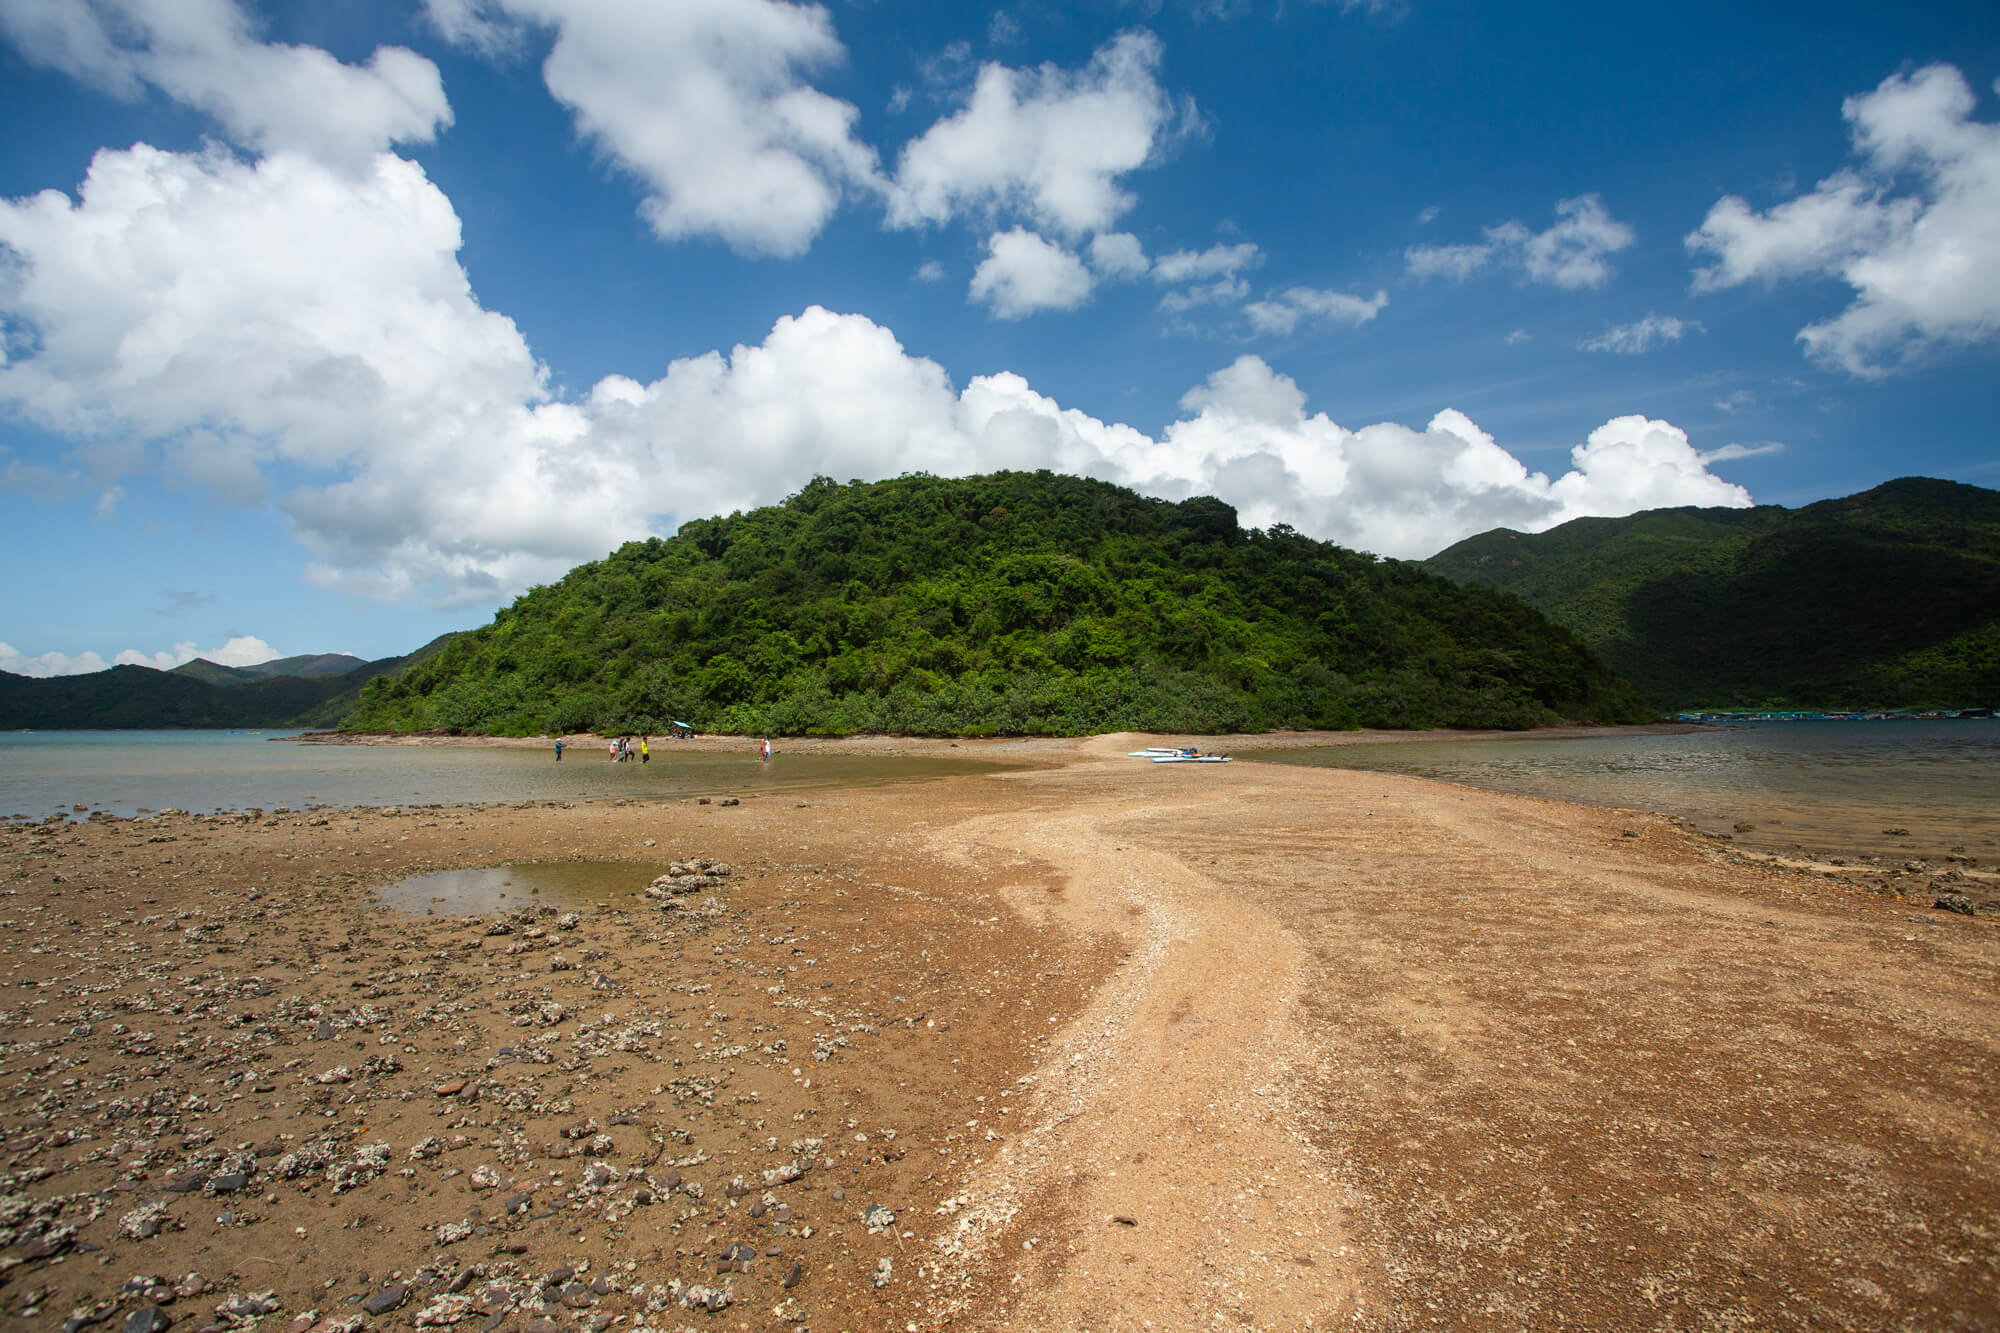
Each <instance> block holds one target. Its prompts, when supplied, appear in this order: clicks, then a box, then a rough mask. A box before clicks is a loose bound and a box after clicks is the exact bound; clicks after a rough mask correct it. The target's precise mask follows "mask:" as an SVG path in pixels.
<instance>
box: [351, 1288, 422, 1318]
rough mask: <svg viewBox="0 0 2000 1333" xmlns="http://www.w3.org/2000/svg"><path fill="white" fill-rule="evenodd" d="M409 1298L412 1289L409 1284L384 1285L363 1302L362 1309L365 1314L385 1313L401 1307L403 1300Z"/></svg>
mask: <svg viewBox="0 0 2000 1333" xmlns="http://www.w3.org/2000/svg"><path fill="white" fill-rule="evenodd" d="M409 1299H410V1289H409V1287H408V1286H407V1285H402V1284H399V1285H397V1286H393V1287H384V1288H382V1290H380V1291H378V1292H376V1293H375V1294H374V1295H373V1296H370V1297H369V1298H368V1299H367V1300H365V1301H363V1302H361V1309H362V1311H363V1313H365V1314H371V1315H385V1314H388V1313H389V1312H390V1311H391V1310H395V1309H399V1308H401V1306H402V1304H403V1302H405V1301H407V1300H409Z"/></svg>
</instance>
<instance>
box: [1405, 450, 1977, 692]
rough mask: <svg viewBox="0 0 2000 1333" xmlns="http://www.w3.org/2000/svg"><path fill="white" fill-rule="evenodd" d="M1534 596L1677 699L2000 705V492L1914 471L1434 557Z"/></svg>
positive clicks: (1481, 543)
mask: <svg viewBox="0 0 2000 1333" xmlns="http://www.w3.org/2000/svg"><path fill="white" fill-rule="evenodd" d="M1425 565H1426V567H1427V568H1429V569H1431V570H1434V571H1435V572H1437V573H1440V574H1444V575H1446V576H1448V577H1451V578H1454V579H1459V580H1461V581H1464V582H1467V583H1471V584H1477V585H1482V586H1486V587H1493V588H1499V589H1502V590H1504V591H1507V592H1511V593H1513V594H1515V595H1516V596H1519V597H1521V598H1522V599H1524V600H1525V601H1527V602H1529V603H1530V604H1532V605H1534V606H1536V607H1538V608H1540V609H1541V610H1542V611H1544V612H1546V613H1547V614H1548V615H1549V617H1550V618H1551V619H1553V620H1556V621H1558V622H1560V623H1561V624H1563V625H1566V626H1568V627H1569V628H1570V629H1572V630H1574V631H1575V632H1576V633H1577V635H1578V636H1579V637H1581V638H1582V639H1583V641H1584V642H1585V643H1587V644H1589V645H1590V646H1591V647H1592V648H1593V649H1594V650H1595V651H1597V652H1598V653H1600V654H1602V655H1603V657H1604V659H1605V661H1607V662H1609V663H1610V664H1611V665H1612V666H1613V667H1615V668H1616V669H1617V670H1619V671H1620V672H1622V673H1623V674H1624V675H1625V676H1626V678H1627V679H1629V680H1631V681H1632V682H1633V683H1634V684H1635V685H1637V686H1638V687H1639V689H1640V690H1641V691H1642V692H1643V693H1644V694H1645V696H1646V698H1647V700H1648V702H1650V703H1652V704H1653V705H1655V706H1656V707H1659V708H1663V709H1673V708H1952V707H1962V706H1967V705H1980V706H1990V705H1993V704H1995V703H2000V492H1994V491H1991V490H1987V489H1985V488H1984V487H1979V486H1968V485H1965V484H1963V483H1961V482H1953V481H1938V480H1935V479H1931V478H1926V477H1905V478H1902V479H1901V480H1898V481H1891V482H1885V483H1884V484H1882V485H1880V486H1877V487H1875V488H1874V489H1873V490H1869V491H1864V492H1862V493H1861V494H1859V495H1850V496H1845V497H1843V498H1840V499H1836V500H1822V501H1820V502H1819V503H1817V504H1811V505H1807V506H1805V507H1804V508H1802V509H1796V510H1794V509H1785V508H1782V507H1780V506H1777V505H1764V506H1760V507H1758V508H1756V509H1693V508H1686V509H1654V510H1648V511H1646V512H1644V513H1639V514H1633V515H1631V516H1629V517H1626V518H1583V519H1577V520H1575V521H1573V522H1570V523H1565V524H1563V525H1562V526H1561V527H1558V528H1553V529H1551V530H1549V531H1548V532H1543V533H1538V534H1535V535H1533V536H1529V535H1525V534H1522V533H1518V532H1510V531H1508V530H1506V529H1504V528H1503V529H1496V530H1494V531H1492V532H1488V533H1483V534H1481V535H1480V536H1477V537H1471V538H1468V539H1466V540H1465V541H1462V542H1460V543H1459V544H1458V545H1456V546H1453V547H1451V548H1450V549H1448V550H1445V551H1441V552H1439V553H1438V554H1437V555H1435V556H1433V557H1431V559H1430V560H1428V561H1426V562H1425Z"/></svg>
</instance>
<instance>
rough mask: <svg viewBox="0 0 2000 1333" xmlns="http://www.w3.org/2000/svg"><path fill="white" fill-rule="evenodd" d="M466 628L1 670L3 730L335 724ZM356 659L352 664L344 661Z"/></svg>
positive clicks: (311, 725)
mask: <svg viewBox="0 0 2000 1333" xmlns="http://www.w3.org/2000/svg"><path fill="white" fill-rule="evenodd" d="M456 636H457V635H456V632H454V633H452V634H444V635H440V636H439V637H438V638H436V639H433V640H431V642H429V643H427V644H425V645H424V646H423V647H422V648H419V649H418V650H417V651H416V652H414V653H407V654H405V655H403V656H401V657H384V658H380V659H378V660H376V661H373V662H364V661H362V660H361V659H360V658H358V657H350V656H348V655H347V654H345V653H316V654H307V655H304V656H300V657H283V658H279V659H277V660H276V661H272V662H261V663H259V664H257V665H256V666H254V667H226V666H219V665H217V664H216V663H214V662H210V661H207V660H206V659H203V658H196V659H195V660H194V661H192V662H186V663H183V664H182V665H180V666H178V667H175V668H174V669H173V670H171V671H158V670H155V669H154V668H152V667H142V666H117V667H112V668H110V669H109V670H107V671H92V672H88V673H86V674H84V675H78V676H49V677H30V676H16V675H13V674H12V673H10V672H5V671H0V730H8V731H18V730H23V729H25V730H32V731H73V730H106V731H128V730H151V729H156V728H157V729H176V728H183V727H187V728H194V727H332V726H335V725H338V723H339V722H340V720H341V719H342V718H344V717H345V716H346V715H347V714H348V712H349V711H350V710H352V708H353V707H354V704H355V701H356V700H357V699H358V698H360V695H361V687H362V686H364V685H366V684H367V683H368V682H369V681H371V680H373V679H374V678H375V677H376V676H379V675H381V674H383V673H384V672H389V671H400V670H402V669H403V668H405V667H408V666H410V665H412V664H414V663H417V662H420V661H423V660H424V659H425V658H426V657H428V656H430V655H431V654H433V653H436V652H439V651H441V650H442V649H443V648H444V646H445V645H446V644H447V643H449V642H450V641H451V640H452V639H453V638H455V637H456ZM344 663H352V664H353V665H351V666H349V667H348V669H346V670H344V671H342V670H340V669H339V668H340V666H341V665H342V664H344Z"/></svg>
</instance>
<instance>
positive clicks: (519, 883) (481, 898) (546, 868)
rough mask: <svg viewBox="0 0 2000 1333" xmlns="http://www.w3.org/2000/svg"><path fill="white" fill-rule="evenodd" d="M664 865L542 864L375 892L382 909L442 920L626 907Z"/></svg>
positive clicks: (446, 875) (452, 874) (417, 879)
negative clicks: (518, 910) (431, 915)
mask: <svg viewBox="0 0 2000 1333" xmlns="http://www.w3.org/2000/svg"><path fill="white" fill-rule="evenodd" d="M666 870H667V867H666V865H665V864H664V863H662V864H660V865H649V864H646V863H643V862H638V861H546V862H524V863H521V864H518V865H500V866H478V867H475V868H474V869H471V870H441V871H438V872H437V873H436V874H432V875H417V876H414V877H412V878H410V879H406V880H403V881H402V882H401V883H399V884H386V885H383V886H382V887H381V888H378V889H376V890H375V895H376V897H378V898H380V899H381V901H382V904H383V905H384V906H385V907H391V908H394V909H395V910H396V911H399V912H411V913H435V914H438V915H443V916H485V915H487V914H489V913H492V912H505V911H511V910H513V909H514V908H517V907H562V908H572V907H601V906H607V905H609V906H630V905H633V904H636V903H637V902H639V901H641V894H642V893H643V892H644V890H645V888H646V886H647V885H648V884H651V883H652V882H653V880H654V879H656V878H657V877H659V876H660V875H663V874H665V873H666Z"/></svg>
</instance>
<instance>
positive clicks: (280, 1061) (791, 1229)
mask: <svg viewBox="0 0 2000 1333" xmlns="http://www.w3.org/2000/svg"><path fill="white" fill-rule="evenodd" d="M1297 739H1298V740H1299V741H1300V742H1301V743H1314V740H1313V738H1309V737H1305V736H1301V737H1299V738H1297ZM716 743H720V742H716ZM729 743H731V744H735V745H741V744H743V742H741V741H740V740H731V741H730V742H729ZM1149 743H1154V741H1153V740H1151V739H1147V738H1138V737H1103V738H1097V739H1095V740H1089V741H1075V742H1070V741H1065V742H1000V743H983V744H968V746H967V747H966V748H970V749H972V750H974V752H975V753H977V754H978V756H979V757H981V758H988V757H999V758H1005V759H1008V760H1009V761H1010V762H1013V763H1014V764H1015V765H1016V766H1015V767H1013V768H1011V769H1010V770H1008V771H1004V772H999V773H994V774H985V775H980V776H976V777H968V778H957V779H951V780H947V781H940V782H931V783H923V784H916V785H910V786H898V787H889V788H878V789H867V790H854V791H843V792H834V793H818V792H815V793H810V794H808V795H806V796H805V797H804V799H803V800H800V799H795V798H794V797H793V796H791V795H785V796H766V797H746V798H745V799H744V800H743V801H742V802H741V803H740V804H738V805H734V806H724V805H721V804H718V803H708V804H702V803H698V802H695V801H675V802H661V803H651V802H637V801H605V802H594V803H590V804H580V805H571V806H547V805H534V806H522V807H514V806H484V807H476V808H461V809H429V808H424V809H416V808H412V809H403V810H395V811H356V812H351V813H342V812H328V811H315V812H308V813H304V814H290V813H286V814H275V813H274V814H270V815H258V816H232V815H223V816H211V817H190V816H182V815H164V816H161V817H159V818H156V819H148V820H133V821H119V820H103V819H100V820H96V821H93V822H91V823H88V824H83V825H77V824H68V825H64V824H56V823H51V824H45V825H35V826H20V825H13V826H8V827H6V828H5V829H4V830H0V923H4V925H5V926H6V927H7V930H6V935H5V940H6V944H5V951H6V952H5V959H4V961H5V965H6V972H5V975H4V977H0V1023H3V1024H4V1027H0V1042H4V1046H0V1129H4V1131H5V1134H6V1143H5V1147H6V1152H7V1157H6V1163H5V1172H6V1174H7V1179H6V1180H5V1182H4V1189H0V1311H4V1315H5V1317H7V1318H16V1317H19V1318H20V1319H21V1325H20V1326H22V1327H58V1326H61V1325H62V1324H63V1322H64V1321H65V1320H71V1319H75V1320H79V1321H94V1322H95V1323H96V1324H98V1325H100V1326H103V1327H107V1328H109V1327H122V1326H124V1324H125V1323H126V1321H128V1320H129V1319H131V1318H132V1317H133V1316H134V1315H135V1313H138V1312H143V1311H144V1310H146V1309H148V1308H157V1309H158V1310H159V1311H160V1313H161V1314H162V1315H163V1316H165V1317H169V1318H171V1320H172V1327H174V1328H176V1329H181V1328H188V1329H199V1328H204V1327H211V1326H213V1327H243V1326H247V1325H248V1324H249V1323H250V1322H251V1321H253V1320H254V1321H256V1326H257V1327H259V1328H265V1329H286V1328H300V1329H303V1328H309V1327H315V1326H317V1327H324V1328H327V1329H334V1328H343V1329H345V1328H349V1327H353V1328H363V1327H365V1328H380V1329H401V1328H410V1327H432V1326H440V1327H441V1326H456V1327H459V1328H463V1329H485V1330H489V1331H492V1333H497V1330H501V1329H518V1330H523V1331H526V1330H536V1333H547V1331H548V1330H550V1329H558V1330H570V1329H578V1328H582V1329H597V1330H604V1329H610V1328H619V1329H637V1328H652V1329H656V1330H667V1329H680V1328H683V1327H687V1328H699V1329H725V1328H727V1329H739V1328H748V1329H781V1328H794V1329H795V1328H812V1329H818V1330H821V1333H826V1331H827V1330H834V1329H854V1330H861V1329H890V1330H900V1329H906V1328H909V1327H912V1326H914V1327H916V1328H920V1329H930V1328H963V1329H1002V1328H1019V1329H1071V1328H1074V1329H1085V1328H1089V1329H1142V1328H1148V1327H1150V1328H1156V1329H1162V1330H1165V1329H1179V1328H1195V1327H1214V1326H1220V1327H1238V1328H1258V1329H1273V1330H1277V1329H1306V1328H1332V1327H1335V1326H1340V1327H1361V1328H1379V1329H1423V1328H1444V1329H1487V1328H1493V1329H1514V1328H1565V1327H1567V1328H1579V1329H1585V1328H1717V1329H1720V1328H1742V1327H1749V1326H1755V1327H1768V1328H1796V1329H1825V1328H1854V1329H1864V1328H1865V1329H1875V1328H1912V1329H1919V1328H1921V1329H1977V1328H1989V1327H1992V1326H1994V1325H1995V1323H1996V1322H2000V1302H1996V1297H1995V1292H1996V1290H2000V1247H1996V1245H1995V1244H1994V1237H1995V1235H1996V1234H2000V1143H1997V1142H1996V1130H1995V1112H1996V1109H2000V1097H1996V1094H1995V1093H1994V1090H1993V1080H1992V1071H1993V1070H1994V1069H1995V1068H2000V1058H1996V1057H1997V1056H2000V931H1996V926H1995V923H1994V920H1993V919H1992V918H1991V917H1989V916H1988V915H1987V914H1985V913H1984V912H1983V911H1982V913H1981V914H1980V915H1978V916H1974V917H1965V916H1961V915H1958V914H1955V913H1951V912H1944V911H1938V910H1934V909H1932V908H1931V907H1930V906H1929V903H1930V901H1931V899H1932V898H1933V897H1935V896H1936V893H1935V891H1934V890H1933V888H1932V885H1933V882H1934V881H1935V880H1936V879H1937V878H1939V877H1940V876H1942V875H1943V874H1945V873H1947V869H1948V868H1947V867H1945V866H1942V865H1935V864H1932V865H1926V866H1925V867H1924V868H1923V869H1922V870H1918V871H1909V870H1905V871H1903V872H1902V873H1901V874H1900V875H1897V876H1895V877H1893V878H1891V877H1890V876H1887V875H1874V876H1870V877H1868V878H1866V879H1855V878H1851V877H1847V876H1845V875H1844V874H1843V873H1842V871H1843V870H1844V868H1841V867H1833V866H1823V867H1819V868H1814V867H1812V866H1807V865H1786V864H1782V863H1778V862H1774V861H1766V860H1759V859H1756V858H1753V857H1749V856H1746V855H1744V854H1743V853H1741V852H1738V851H1736V850H1734V849H1732V848H1730V847H1729V846H1727V845H1726V844H1721V843H1718V842H1716V841H1714V840H1712V839H1709V838H1705V837H1702V836H1701V835H1699V834H1698V833H1697V832H1695V831H1694V830H1692V829H1690V828H1688V827H1686V826H1684V825H1681V824H1677V823H1675V822H1673V821H1670V820H1667V819H1662V818H1658V817H1654V816H1649V815H1643V814H1638V813H1633V812H1621V811H1616V810H1602V809H1595V808H1591V807H1583V806H1577V805H1573V804H1566V803H1562V802H1555V801H1548V800H1540V799H1533V798H1524V797H1513V796H1506V795H1498V794H1492V793H1484V792H1475V791H1470V790H1467V789H1463V788H1458V787H1451V786H1446V785H1442V784H1437V783H1430V782H1424V781H1419V780H1415V779H1408V778H1400V777H1395V776H1389V775H1384V774H1378V773H1368V772H1355V771H1343V770H1332V769H1311V770H1307V769H1296V768H1289V767H1286V768H1279V767H1275V766H1267V765H1253V764H1234V765H1227V766H1221V765H1217V766H1202V767H1196V766H1182V767H1155V766H1152V765H1140V764H1137V763H1135V762H1133V761H1129V760H1126V759H1124V758H1122V755H1123V753H1124V751H1126V750H1129V749H1134V748H1137V747H1138V746H1139V745H1141V744H1149ZM786 744H787V746H788V747H794V746H795V745H796V743H793V742H787V743H786ZM826 744H830V745H831V744H838V745H860V744H866V743H865V742H851V741H850V742H828V743H826ZM892 744H893V745H895V746H902V747H916V748H918V749H922V748H925V747H931V746H939V745H948V743H940V742H894V743H892ZM1229 748H1235V749H1237V750H1239V751H1241V750H1243V749H1245V748H1246V747H1245V746H1244V745H1243V744H1241V743H1240V742H1236V741H1233V740H1232V742H1231V745H1230V747H1229ZM899 752H902V751H899ZM693 857H705V858H711V859H713V860H715V861H720V862H724V863H726V864H727V865H728V868H729V872H728V873H727V874H726V875H724V874H710V875H709V876H707V880H708V882H706V883H704V884H702V885H701V887H700V888H699V889H698V890H697V891H696V892H693V893H688V894H676V895H671V896H670V897H669V898H668V899H667V902H668V903H669V904H670V905H663V904H662V901H661V900H657V899H653V898H649V897H647V896H645V894H644V893H643V891H642V890H643V886H644V885H645V884H646V883H648V882H649V881H650V880H651V879H652V878H653V877H654V876H655V875H656V874H658V873H659V872H660V870H661V869H662V867H664V866H665V865H667V864H668V863H670V862H673V861H685V860H687V859H688V858H693ZM546 860H569V861H576V860H612V861H621V862H627V863H629V865H630V869H629V871H623V872H619V874H618V876H617V884H618V886H619V889H620V891H622V893H623V895H624V896H622V897H619V896H616V895H615V894H614V896H612V897H609V898H600V899H598V900H596V901H591V902H578V903H569V902H561V903H558V902H543V901H540V899H541V898H542V897H543V896H544V895H536V894H529V895H527V900H526V901H519V902H517V901H516V900H515V899H513V898H510V899H509V900H507V902H506V903H505V904H500V903H495V904H494V907H495V909H496V910H494V911H490V912H487V913H484V914H479V915H444V914H438V915H414V914H402V913H397V912H394V911H391V910H390V909H388V908H386V907H384V906H382V905H380V903H379V901H378V899H377V897H376V895H375V893H374V888H375V887H376V886H380V885H384V884H388V883H392V882H394V881H397V880H400V879H402V878H404V877H405V876H408V875H413V874H421V873H428V872H433V871H439V870H450V869H461V868H470V867H475V866H483V865H495V864H500V863H504V862H524V861H546ZM1952 869H1954V870H1955V871H1956V873H1957V874H1958V875H1959V876H1960V878H1959V879H1957V880H1954V881H1950V882H1949V883H1948V884H1947V885H1945V888H1946V889H1948V890H1950V891H1961V892H1963V893H1964V894H1965V895H1966V896H1967V898H1968V899H1969V900H1973V901H1975V902H1977V901H1985V900H1990V899H2000V885H1996V884H1995V883H1994V881H1993V880H1992V879H1991V878H1990V877H1988V876H1987V875H1986V874H1985V873H1984V872H1982V871H1981V870H1979V869H1977V868H1966V867H1955V868H1952ZM548 896H551V897H553V896H554V895H553V894H551V895H548ZM449 905H450V904H447V906H449ZM571 911H573V912H574V914H575V915H574V917H571V916H569V915H568V913H569V912H571ZM378 1145H379V1146H378ZM190 1274H198V1275H199V1276H198V1278H192V1279H191V1278H190V1277H189V1275H190ZM135 1279H156V1280H157V1281H152V1280H135ZM177 1289H178V1290H177ZM182 1293H185V1294H182ZM725 1302H726V1304H725ZM718 1305H719V1306H721V1307H722V1308H720V1309H712V1308H711V1307H712V1306H718ZM258 1311H263V1313H262V1314H261V1315H260V1314H258V1313H256V1312H258ZM355 1321H359V1322H355ZM88 1326H91V1324H90V1323H88V1322H80V1323H78V1324H77V1327H88ZM156 1326H159V1325H156Z"/></svg>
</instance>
